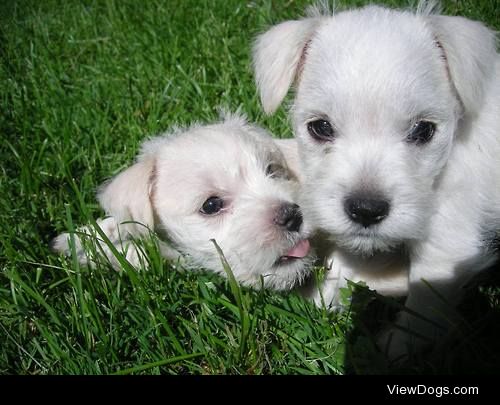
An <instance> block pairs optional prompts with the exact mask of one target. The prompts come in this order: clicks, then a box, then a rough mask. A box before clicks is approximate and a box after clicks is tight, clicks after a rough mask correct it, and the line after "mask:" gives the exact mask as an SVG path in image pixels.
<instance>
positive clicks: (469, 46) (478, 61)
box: [429, 15, 498, 114]
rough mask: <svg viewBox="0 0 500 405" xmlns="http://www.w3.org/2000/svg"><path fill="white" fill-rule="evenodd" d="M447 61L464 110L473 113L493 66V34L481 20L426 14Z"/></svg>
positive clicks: (479, 106)
mask: <svg viewBox="0 0 500 405" xmlns="http://www.w3.org/2000/svg"><path fill="white" fill-rule="evenodd" d="M429 20H430V22H431V26H432V28H433V30H434V33H435V36H436V39H437V41H438V42H439V45H440V46H441V47H442V48H443V51H444V56H445V58H446V60H447V63H448V69H449V74H450V76H451V81H452V82H453V85H454V86H455V88H456V90H457V93H458V96H459V97H460V99H461V101H462V103H463V106H464V108H465V112H466V113H472V114H474V113H476V112H477V111H479V110H480V108H481V105H482V103H483V98H484V93H485V91H486V90H487V88H488V86H489V81H490V79H491V78H492V77H493V72H494V70H495V64H496V59H497V57H498V55H497V52H496V43H495V42H496V41H495V34H494V32H493V31H491V30H489V29H488V28H487V27H485V26H484V25H483V24H481V23H479V22H477V21H472V20H469V19H466V18H463V17H448V16H442V15H431V16H429Z"/></svg>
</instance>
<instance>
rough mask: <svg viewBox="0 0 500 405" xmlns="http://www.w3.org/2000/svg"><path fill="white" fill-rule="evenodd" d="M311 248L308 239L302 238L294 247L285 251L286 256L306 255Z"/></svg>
mask: <svg viewBox="0 0 500 405" xmlns="http://www.w3.org/2000/svg"><path fill="white" fill-rule="evenodd" d="M310 249H311V245H310V244H309V241H308V240H307V239H303V240H301V241H300V242H299V243H297V244H296V245H295V246H294V247H293V248H291V249H290V250H289V251H288V252H286V253H285V256H288V257H305V256H307V254H308V253H309V250H310Z"/></svg>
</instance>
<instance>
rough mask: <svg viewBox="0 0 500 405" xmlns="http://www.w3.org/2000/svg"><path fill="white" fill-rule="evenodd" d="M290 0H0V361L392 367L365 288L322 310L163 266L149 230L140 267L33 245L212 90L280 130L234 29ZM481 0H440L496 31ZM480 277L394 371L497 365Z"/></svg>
mask: <svg viewBox="0 0 500 405" xmlns="http://www.w3.org/2000/svg"><path fill="white" fill-rule="evenodd" d="M308 3H310V2H306V1H288V2H271V1H253V2H241V1H237V0H220V1H217V0H210V1H208V0H204V1H199V0H182V1H180V0H179V1H159V0H150V1H134V0H120V1H118V0H116V1H112V0H110V1H98V0H94V1H92V0H88V1H76V0H75V1H73V0H72V1H62V0H61V1H55V0H47V1H36V0H32V1H28V0H20V1H14V0H11V1H9V0H2V1H0V60H1V64H0V111H1V113H0V134H1V140H2V142H0V158H1V162H2V165H1V174H0V373H4V374H5V373H8V374H11V373H15V374H55V373H58V374H59V373H60V374H101V373H102V374H110V373H119V374H120V373H153V374H157V373H163V374H191V373H197V374H205V373H206V374H213V373H230V374H325V373H328V374H342V373H346V372H356V373H385V372H394V371H395V370H394V369H391V368H388V365H387V364H386V362H385V360H384V358H383V356H381V355H380V354H378V353H377V352H376V350H375V349H374V346H373V339H374V335H373V333H374V330H376V328H377V327H378V326H379V325H373V324H374V321H373V320H374V319H376V320H379V319H381V320H384V319H387V315H386V314H385V311H386V310H387V308H385V307H382V308H380V306H379V305H378V304H377V303H375V304H373V303H372V304H371V305H370V306H369V307H368V309H367V310H366V311H365V310H363V311H362V310H361V309H363V308H365V307H366V306H367V305H366V304H367V301H371V300H372V296H370V295H368V296H366V295H362V296H361V298H362V301H361V302H360V304H359V305H358V306H357V307H356V308H355V309H356V310H355V311H352V312H350V311H347V312H344V313H342V314H331V313H327V312H325V311H323V310H321V309H317V308H315V307H313V306H312V305H311V304H309V303H307V302H305V301H304V300H303V299H301V298H300V297H298V296H297V295H295V294H288V295H284V294H277V293H272V292H268V291H265V292H257V291H249V290H246V289H243V290H241V289H239V288H237V287H236V286H235V285H233V284H232V283H230V282H229V281H227V280H225V279H222V278H219V277H216V276H213V275H210V274H207V273H201V272H200V273H190V272H183V271H179V269H178V266H176V265H175V263H167V262H166V261H164V260H162V259H161V257H160V256H159V254H158V251H157V249H156V247H155V245H154V244H149V245H148V244H145V246H144V248H145V249H147V250H148V252H149V263H148V264H147V265H146V266H145V267H147V270H144V269H143V270H141V271H139V272H137V271H135V270H134V269H131V268H129V267H128V266H127V265H126V263H125V266H124V271H123V272H121V273H117V272H114V271H112V270H110V269H109V267H108V266H106V265H105V264H103V265H101V266H98V268H96V269H94V270H89V269H86V268H80V267H79V266H78V264H77V263H76V261H74V260H73V259H72V258H68V259H65V258H61V257H58V256H56V255H54V254H52V253H51V252H50V251H49V248H48V244H49V241H50V240H51V238H52V237H54V236H55V235H56V234H57V233H59V232H61V231H64V230H67V229H70V228H72V227H73V226H75V225H77V224H81V223H86V222H87V221H88V220H89V218H97V217H99V216H100V215H102V212H101V211H100V210H99V207H98V205H97V203H96V201H95V198H94V194H95V190H96V187H97V186H98V185H99V184H100V183H102V182H103V181H104V180H105V179H107V178H109V177H111V176H112V175H114V174H116V173H118V172H119V171H120V170H122V169H123V168H124V167H126V166H127V165H128V164H130V162H131V161H132V160H133V158H134V156H135V154H136V152H137V150H138V146H139V145H140V142H141V141H142V140H143V139H144V138H145V137H147V136H149V135H153V134H156V133H159V132H161V131H164V130H166V129H168V128H169V127H171V126H172V125H174V124H188V123H191V122H193V121H211V120H214V119H216V118H217V116H218V113H217V109H218V107H219V106H221V105H222V106H228V107H230V108H231V109H236V108H237V107H239V108H241V109H242V111H244V112H245V113H246V114H247V115H248V116H249V118H250V119H251V120H253V121H256V122H258V123H260V124H261V125H264V126H266V127H268V128H269V129H270V130H271V131H272V132H273V133H275V134H277V136H280V137H290V136H291V135H292V133H291V129H290V126H289V122H288V119H287V113H286V110H285V109H283V108H282V109H280V110H279V112H278V114H276V115H275V116H273V117H265V116H264V115H263V113H262V112H261V109H260V106H259V102H258V98H257V96H256V91H255V87H254V85H253V82H252V74H251V70H250V60H249V53H250V44H251V39H252V38H253V37H254V36H255V35H256V34H257V33H258V32H260V31H262V30H263V29H264V28H265V27H267V26H269V25H271V24H273V23H276V22H279V21H282V20H284V19H287V18H295V17H297V16H299V15H300V14H301V13H302V12H303V10H304V8H305V5H306V4H308ZM341 3H344V2H341ZM363 3H364V2H363V1H352V2H350V4H355V5H360V4H363ZM384 3H386V4H391V5H398V4H402V3H403V2H398V1H386V2H384ZM495 3H496V2H494V1H488V0H484V1H472V0H470V1H465V0H464V1H445V2H444V4H445V6H446V7H445V8H446V11H447V12H448V13H450V14H460V15H464V16H468V17H471V18H475V19H480V20H482V21H485V22H488V23H489V24H490V26H492V27H493V28H496V29H499V28H500V26H499V21H500V18H499V17H500V16H499V10H498V7H496V6H495ZM403 4H406V2H404V3H403ZM490 284H491V283H490ZM490 284H488V283H486V284H485V283H483V284H482V286H483V287H482V289H483V290H487V291H486V292H484V293H482V294H479V295H480V296H481V297H483V298H484V297H485V298H487V299H489V302H487V303H486V304H485V306H479V304H477V305H476V304H474V305H473V306H472V305H471V306H469V307H468V310H467V311H466V316H467V317H468V318H467V319H468V322H469V323H470V325H469V326H472V327H473V330H474V334H467V335H466V336H462V335H460V334H459V335H458V337H457V336H455V340H454V341H453V342H454V343H453V344H450V345H448V346H446V347H445V349H444V350H441V351H440V352H439V356H438V357H439V359H438V360H439V361H437V362H436V356H435V355H434V356H428V357H424V358H420V359H419V360H418V362H417V363H416V366H414V367H413V368H410V369H407V370H404V371H405V372H419V373H427V372H430V373H439V372H464V371H466V372H470V373H474V372H492V371H495V370H498V366H497V364H498V361H499V359H500V350H499V348H498V343H497V342H498V341H499V340H498V337H499V336H500V334H498V330H496V329H495V328H492V327H491V325H492V324H493V321H492V320H494V321H496V322H497V321H498V317H496V316H497V315H498V308H499V307H500V305H499V303H498V297H499V295H500V294H499V290H498V287H496V285H492V286H490ZM476 301H477V300H476V299H474V300H473V301H472V302H474V303H476ZM367 314H368V315H370V314H376V315H373V316H371V315H370V316H371V319H368V320H367V319H366V316H367ZM375 323H377V324H378V323H380V322H378V321H377V322H375ZM497 324H498V322H497ZM497 329H498V328H497ZM467 330H470V329H467ZM431 358H432V360H433V361H431V360H430V359H431ZM495 367H496V368H495ZM399 371H400V370H399Z"/></svg>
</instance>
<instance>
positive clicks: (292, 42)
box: [253, 18, 319, 114]
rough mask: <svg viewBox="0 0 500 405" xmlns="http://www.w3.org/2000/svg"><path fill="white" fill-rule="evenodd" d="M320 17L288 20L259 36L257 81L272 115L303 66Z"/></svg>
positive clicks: (254, 50) (254, 49) (255, 67)
mask: <svg viewBox="0 0 500 405" xmlns="http://www.w3.org/2000/svg"><path fill="white" fill-rule="evenodd" d="M318 21H319V18H306V19H303V20H300V21H286V22H284V23H281V24H279V25H277V26H275V27H272V28H271V29H270V30H269V31H267V32H265V33H264V34H262V35H260V36H259V37H257V39H256V41H255V43H254V47H253V66H254V71H255V80H256V82H257V88H258V90H259V93H260V99H261V102H262V106H263V108H264V111H265V112H266V113H267V114H272V113H273V112H274V111H276V109H277V108H278V106H279V105H280V104H281V102H282V101H283V99H284V98H285V96H286V93H287V92H288V89H289V88H290V86H291V85H292V82H293V81H294V79H295V78H296V76H299V75H300V68H301V65H302V63H303V58H304V55H305V48H306V46H307V43H308V41H309V40H310V39H311V37H312V35H313V33H314V31H315V30H316V28H317V25H318Z"/></svg>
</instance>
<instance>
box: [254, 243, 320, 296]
mask: <svg viewBox="0 0 500 405" xmlns="http://www.w3.org/2000/svg"><path fill="white" fill-rule="evenodd" d="M315 260H316V256H315V254H314V252H313V251H311V252H309V254H308V255H307V256H306V257H303V258H300V259H299V258H298V259H291V260H289V261H287V262H286V263H281V264H277V263H275V264H273V266H272V267H271V268H270V269H269V271H268V272H266V273H265V274H264V275H263V276H262V277H263V280H264V288H269V289H273V290H278V291H290V290H291V289H293V288H295V287H297V286H299V285H301V284H302V283H303V281H304V280H305V279H306V277H308V276H309V274H310V271H311V268H312V266H313V264H314V262H315ZM259 284H260V280H259Z"/></svg>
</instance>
